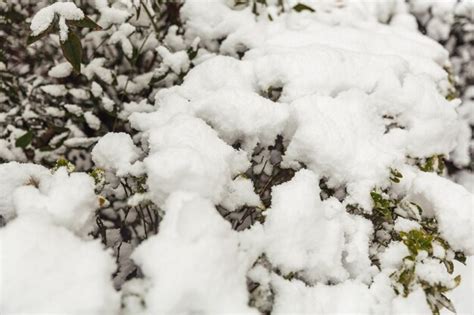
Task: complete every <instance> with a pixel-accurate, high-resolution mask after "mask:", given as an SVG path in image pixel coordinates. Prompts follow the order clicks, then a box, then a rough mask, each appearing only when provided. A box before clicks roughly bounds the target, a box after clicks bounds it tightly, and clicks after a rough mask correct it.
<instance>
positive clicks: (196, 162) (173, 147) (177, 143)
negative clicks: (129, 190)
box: [131, 114, 249, 204]
mask: <svg viewBox="0 0 474 315" xmlns="http://www.w3.org/2000/svg"><path fill="white" fill-rule="evenodd" d="M131 117H140V116H137V115H136V114H132V116H131ZM148 143H149V146H150V153H149V155H148V157H147V158H145V160H144V163H145V167H146V171H147V173H148V174H149V176H148V179H147V183H148V185H149V187H150V191H151V194H152V199H153V201H155V202H156V203H157V204H162V203H163V202H164V200H165V199H166V198H167V196H168V195H169V194H170V193H172V192H174V191H179V190H182V191H188V192H196V193H198V194H199V195H200V196H202V197H205V198H209V199H211V200H212V201H214V202H216V203H218V202H219V201H220V200H222V198H223V194H224V191H225V185H226V184H227V183H228V182H230V180H231V178H232V177H233V176H235V175H237V174H238V173H240V172H243V171H245V170H246V169H247V168H248V166H249V162H248V161H247V159H246V156H245V154H244V153H243V152H240V151H237V150H235V149H233V148H232V147H230V146H228V145H227V144H226V143H225V142H224V141H222V140H221V139H219V138H218V136H217V133H216V132H215V131H214V130H213V129H212V128H211V127H209V125H207V124H206V123H204V122H203V121H202V120H200V119H197V118H194V117H192V116H188V115H184V114H183V115H176V116H173V117H171V118H170V119H169V120H165V121H160V120H156V121H154V127H153V128H152V129H151V130H150V131H149V139H148ZM208 148H212V150H209V149H208Z"/></svg>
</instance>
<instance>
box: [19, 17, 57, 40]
mask: <svg viewBox="0 0 474 315" xmlns="http://www.w3.org/2000/svg"><path fill="white" fill-rule="evenodd" d="M55 23H56V19H54V20H53V22H51V24H50V25H49V27H48V28H47V29H45V30H44V31H42V32H41V33H39V34H38V35H36V36H33V35H29V36H28V39H27V40H26V44H27V45H31V44H33V43H34V42H36V41H38V40H40V39H42V38H43V37H45V36H46V35H48V34H50V33H51V32H52V31H53V30H54V26H55Z"/></svg>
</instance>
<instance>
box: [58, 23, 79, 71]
mask: <svg viewBox="0 0 474 315" xmlns="http://www.w3.org/2000/svg"><path fill="white" fill-rule="evenodd" d="M61 48H62V50H63V54H64V57H65V58H66V59H67V61H69V63H70V64H71V65H72V67H73V69H74V71H75V72H77V73H79V72H81V60H82V46H81V40H80V39H79V37H77V35H76V34H74V32H72V31H69V34H68V37H67V39H66V40H65V41H64V42H61Z"/></svg>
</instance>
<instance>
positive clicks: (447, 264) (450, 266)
mask: <svg viewBox="0 0 474 315" xmlns="http://www.w3.org/2000/svg"><path fill="white" fill-rule="evenodd" d="M443 263H444V266H445V267H446V270H447V271H448V273H449V274H452V273H453V271H454V264H453V262H452V261H449V260H445V261H443Z"/></svg>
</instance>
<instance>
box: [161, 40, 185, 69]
mask: <svg viewBox="0 0 474 315" xmlns="http://www.w3.org/2000/svg"><path fill="white" fill-rule="evenodd" d="M156 51H157V52H158V54H159V55H160V57H161V58H162V59H163V64H164V65H166V66H167V67H169V68H170V69H171V70H172V71H173V72H174V73H176V74H180V73H186V72H187V71H188V69H189V58H188V54H187V53H186V52H185V51H178V52H175V53H171V52H170V51H169V50H168V49H167V48H166V47H164V46H159V47H158V48H156Z"/></svg>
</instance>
